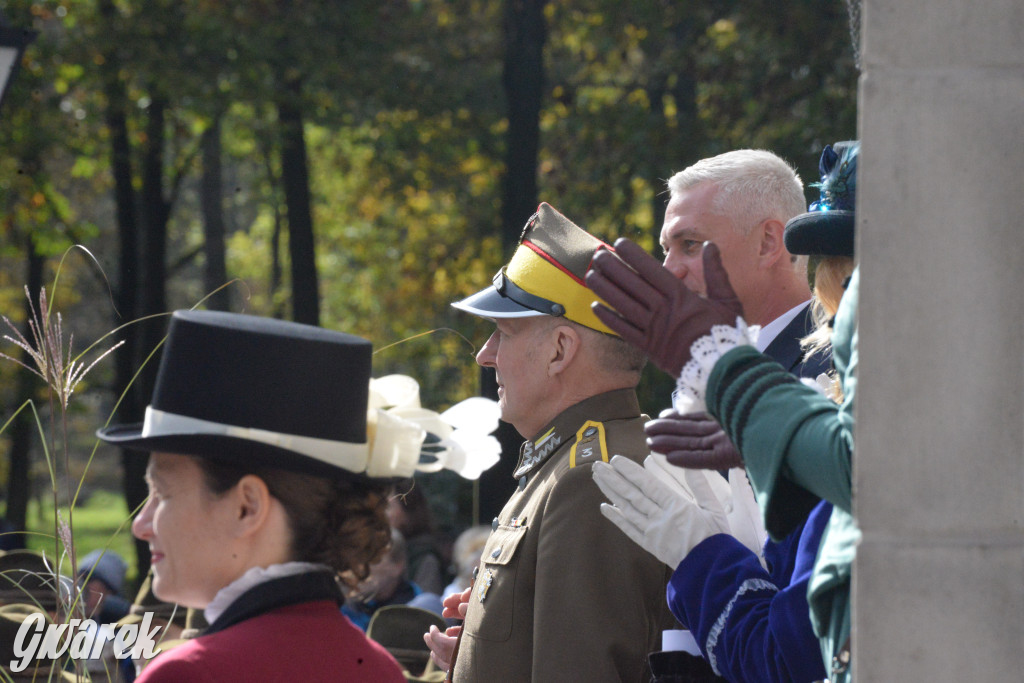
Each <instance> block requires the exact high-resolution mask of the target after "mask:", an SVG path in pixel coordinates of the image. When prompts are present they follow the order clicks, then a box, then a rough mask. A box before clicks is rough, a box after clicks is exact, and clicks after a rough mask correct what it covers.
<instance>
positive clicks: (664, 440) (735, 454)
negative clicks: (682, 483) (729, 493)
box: [644, 411, 743, 470]
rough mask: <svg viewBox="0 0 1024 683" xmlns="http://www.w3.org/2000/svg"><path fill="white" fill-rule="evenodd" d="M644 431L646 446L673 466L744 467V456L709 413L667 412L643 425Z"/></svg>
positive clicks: (720, 468)
mask: <svg viewBox="0 0 1024 683" xmlns="http://www.w3.org/2000/svg"><path fill="white" fill-rule="evenodd" d="M644 432H645V433H646V434H647V446H648V447H649V448H650V449H651V450H652V451H654V452H655V453H663V454H664V455H665V457H666V458H667V459H668V461H669V462H670V463H672V464H673V465H677V466H679V467H689V468H691V469H701V470H727V469H731V468H733V467H743V456H741V455H740V453H739V451H737V450H736V447H735V446H733V444H732V441H730V440H729V435H728V434H726V433H725V432H724V431H722V428H721V427H720V426H719V424H718V423H717V422H715V420H714V418H712V417H711V416H710V415H708V414H707V413H690V414H688V415H680V414H679V413H676V412H674V411H673V412H665V413H662V414H661V416H660V417H659V418H658V419H657V420H651V421H650V422H648V423H647V424H646V425H644Z"/></svg>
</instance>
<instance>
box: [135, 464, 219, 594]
mask: <svg viewBox="0 0 1024 683" xmlns="http://www.w3.org/2000/svg"><path fill="white" fill-rule="evenodd" d="M146 482H147V484H148V485H149V500H148V501H147V502H146V504H145V506H144V507H143V508H142V511H141V512H139V514H138V516H137V517H136V518H135V520H134V521H133V522H132V533H133V534H134V535H135V537H136V538H138V539H140V540H143V541H146V542H148V543H149V549H150V552H151V553H152V565H153V593H154V594H155V595H156V596H157V597H158V598H160V599H161V600H163V601H165V602H174V603H177V604H179V605H184V606H186V607H195V608H204V607H206V606H207V605H208V604H209V603H210V601H211V600H212V599H213V597H214V595H216V594H217V591H219V590H220V589H221V588H223V587H224V586H226V585H227V584H229V583H231V582H232V581H233V580H235V579H236V578H237V576H236V574H237V573H238V572H237V568H235V567H234V563H232V561H231V553H232V550H231V542H232V540H233V535H232V533H231V531H232V529H233V525H232V524H231V523H232V521H233V519H237V516H236V515H234V514H233V504H232V500H233V499H232V496H230V495H228V494H230V491H229V492H228V494H225V495H223V496H219V497H218V496H216V495H215V494H214V493H213V492H212V491H210V489H209V488H208V487H207V484H206V480H205V478H204V476H203V470H202V469H201V468H200V467H199V465H198V464H197V463H196V461H195V460H193V459H192V458H190V457H188V456H184V455H173V454H169V453H153V454H152V455H150V457H149V466H148V467H147V468H146Z"/></svg>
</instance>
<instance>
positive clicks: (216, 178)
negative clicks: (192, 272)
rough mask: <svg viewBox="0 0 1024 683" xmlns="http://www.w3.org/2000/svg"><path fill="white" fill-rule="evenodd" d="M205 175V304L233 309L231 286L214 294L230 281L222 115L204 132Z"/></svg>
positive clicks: (201, 189) (202, 185) (202, 195)
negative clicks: (221, 127)
mask: <svg viewBox="0 0 1024 683" xmlns="http://www.w3.org/2000/svg"><path fill="white" fill-rule="evenodd" d="M202 146H203V175H202V178H201V179H200V185H199V194H200V203H201V205H202V212H203V237H204V240H205V249H204V253H205V255H206V265H205V267H204V268H203V285H204V287H205V288H206V293H207V294H208V295H209V298H208V299H207V300H206V307H207V308H209V309H210V310H214V311H227V310H230V309H231V292H230V290H229V289H228V288H224V289H221V290H220V291H218V292H216V293H215V294H211V292H214V291H215V290H216V289H217V288H218V287H223V286H224V285H225V283H226V282H227V281H228V271H227V265H226V263H225V249H224V202H223V199H222V198H223V196H224V194H223V174H222V171H221V158H220V153H221V149H220V118H219V117H218V118H216V119H214V121H213V123H212V124H211V125H210V127H209V128H208V129H207V130H206V132H205V133H203V140H202Z"/></svg>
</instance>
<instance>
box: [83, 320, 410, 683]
mask: <svg viewBox="0 0 1024 683" xmlns="http://www.w3.org/2000/svg"><path fill="white" fill-rule="evenodd" d="M370 356H371V346H370V343H369V342H367V341H365V340H363V339H360V338H358V337H353V336H351V335H346V334H342V333H338V332H331V331H328V330H324V329H320V328H315V327H310V326H305V325H297V324H294V323H287V322H282V321H277V320H269V319H262V318H255V317H251V316H242V315H233V314H225V313H213V312H182V311H179V312H176V313H175V314H174V316H173V317H172V319H171V324H170V330H169V333H168V338H167V342H166V346H165V349H164V353H163V358H162V361H161V365H160V370H159V374H158V378H157V383H156V388H155V390H154V395H153V400H152V403H151V405H150V406H149V407H148V408H147V410H146V421H145V423H144V424H142V425H126V426H113V427H109V428H106V429H102V430H100V432H99V436H100V437H101V438H102V439H103V440H105V441H107V442H108V443H112V444H115V445H119V446H122V447H126V448H131V449H138V450H143V451H149V452H151V453H152V454H151V456H150V460H149V466H148V468H147V475H146V478H147V481H148V483H149V488H150V498H149V500H148V502H147V503H146V505H145V507H144V508H143V509H142V511H141V512H140V513H139V515H138V517H137V518H136V519H135V521H134V523H133V525H132V532H133V533H134V534H135V535H136V536H137V537H138V538H140V539H142V540H144V541H147V542H148V543H149V546H150V550H151V552H152V566H153V591H154V593H155V594H156V596H157V597H159V598H160V599H161V600H164V601H167V602H175V603H178V604H180V605H184V606H187V607H194V608H201V609H203V610H204V612H205V616H206V618H207V620H208V621H209V622H210V627H209V628H208V629H207V630H206V631H205V632H204V633H203V634H202V635H200V636H199V637H198V638H196V639H195V640H192V641H190V642H188V643H186V644H184V645H181V646H179V647H176V648H174V649H172V650H169V651H167V652H165V653H163V654H161V655H160V656H159V657H157V658H156V659H155V660H153V662H152V664H151V665H149V666H148V667H147V668H146V669H145V671H144V672H143V674H142V676H141V677H140V678H139V679H138V680H139V681H142V682H147V683H152V682H153V681H175V682H179V681H195V680H202V681H218V682H223V681H256V680H259V681H296V680H302V681H319V680H324V681H326V680H332V681H337V680H346V681H348V680H353V681H355V680H359V681H362V680H365V681H403V680H404V677H403V675H402V672H401V669H400V668H399V666H398V665H397V664H396V663H395V661H394V660H393V659H392V658H391V656H390V655H388V654H387V652H386V651H385V650H384V649H383V648H382V647H380V646H379V645H377V644H375V643H373V642H371V641H369V640H367V639H366V637H365V636H364V635H363V633H362V632H361V631H359V630H358V629H357V628H355V627H354V626H352V624H351V623H349V621H348V620H347V619H346V618H345V617H344V616H342V614H341V613H340V611H339V604H340V603H341V602H342V600H343V597H342V590H341V586H340V584H341V583H347V584H349V585H352V584H354V583H355V582H357V581H358V580H359V579H361V578H363V577H365V576H366V574H367V568H368V566H369V564H370V563H371V562H373V561H374V560H375V559H376V558H377V557H378V556H379V555H380V554H381V553H382V551H383V550H384V548H385V547H386V545H387V544H388V542H389V539H390V532H389V526H388V522H387V518H386V515H385V510H386V495H387V486H388V483H389V482H388V481H387V477H392V476H408V474H410V472H409V471H407V470H408V463H409V462H410V461H411V462H413V463H415V459H416V458H418V456H419V448H420V442H421V441H422V438H423V431H422V430H421V429H418V428H416V427H414V426H410V425H409V424H408V423H402V422H401V421H400V420H395V419H393V418H389V417H388V416H387V415H384V414H382V413H380V412H374V413H368V412H367V407H368V395H369V389H368V385H369V380H370ZM368 432H369V438H368ZM413 466H414V465H413Z"/></svg>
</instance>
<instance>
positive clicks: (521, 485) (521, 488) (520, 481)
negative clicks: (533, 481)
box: [519, 474, 526, 491]
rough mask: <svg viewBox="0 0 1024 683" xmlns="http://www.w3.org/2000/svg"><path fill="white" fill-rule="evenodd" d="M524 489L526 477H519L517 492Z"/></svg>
mask: <svg viewBox="0 0 1024 683" xmlns="http://www.w3.org/2000/svg"><path fill="white" fill-rule="evenodd" d="M525 488H526V475H525V474H524V475H523V476H521V477H519V490H520V491H522V490H523V489H525Z"/></svg>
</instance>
